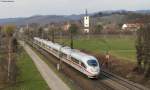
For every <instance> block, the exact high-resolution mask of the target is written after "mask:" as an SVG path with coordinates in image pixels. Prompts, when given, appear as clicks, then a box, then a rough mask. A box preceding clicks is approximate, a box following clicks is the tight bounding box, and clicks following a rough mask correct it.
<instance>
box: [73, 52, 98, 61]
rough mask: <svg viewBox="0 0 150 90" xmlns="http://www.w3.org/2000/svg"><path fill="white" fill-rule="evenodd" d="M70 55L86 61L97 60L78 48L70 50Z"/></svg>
mask: <svg viewBox="0 0 150 90" xmlns="http://www.w3.org/2000/svg"><path fill="white" fill-rule="evenodd" d="M71 56H72V57H74V58H75V59H77V60H80V61H83V62H86V61H88V60H97V59H96V58H95V57H93V56H91V55H88V54H85V53H83V52H80V51H78V50H72V53H71Z"/></svg>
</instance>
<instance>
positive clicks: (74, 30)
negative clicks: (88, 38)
mask: <svg viewBox="0 0 150 90" xmlns="http://www.w3.org/2000/svg"><path fill="white" fill-rule="evenodd" d="M78 29H79V28H78V26H77V25H76V24H71V26H70V27H69V32H70V46H71V48H72V49H73V39H74V36H75V35H76V34H77V33H78Z"/></svg>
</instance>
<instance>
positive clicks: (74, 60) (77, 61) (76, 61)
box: [71, 58, 79, 64]
mask: <svg viewBox="0 0 150 90" xmlns="http://www.w3.org/2000/svg"><path fill="white" fill-rule="evenodd" d="M71 60H72V61H73V62H75V63H77V64H79V60H77V59H74V58H71Z"/></svg>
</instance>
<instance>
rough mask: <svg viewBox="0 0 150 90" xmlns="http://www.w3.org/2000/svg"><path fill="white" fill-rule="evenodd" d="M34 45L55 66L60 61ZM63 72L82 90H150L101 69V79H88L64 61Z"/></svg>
mask: <svg viewBox="0 0 150 90" xmlns="http://www.w3.org/2000/svg"><path fill="white" fill-rule="evenodd" d="M30 45H32V43H30ZM32 46H33V47H34V48H35V47H36V49H37V50H38V51H40V53H41V54H42V55H43V56H45V57H46V58H47V59H48V60H49V61H50V62H52V63H53V64H54V65H55V66H56V64H57V63H59V60H58V58H56V57H55V56H53V55H52V54H50V53H49V52H47V51H45V50H44V49H41V48H40V47H38V46H34V45H32ZM62 72H63V73H64V74H65V75H66V76H67V77H69V78H70V79H71V80H72V81H74V83H76V84H77V85H78V86H79V88H80V90H149V89H147V88H145V87H143V86H141V85H139V84H136V83H133V82H131V81H128V80H126V79H123V78H121V77H118V76H116V75H114V74H111V73H108V72H106V71H101V75H100V79H98V80H91V79H87V78H86V77H85V76H84V75H82V74H81V73H79V72H78V71H77V70H75V69H73V68H72V67H70V66H69V65H67V64H65V63H64V65H63V71H62Z"/></svg>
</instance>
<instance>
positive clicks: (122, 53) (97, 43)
mask: <svg viewBox="0 0 150 90" xmlns="http://www.w3.org/2000/svg"><path fill="white" fill-rule="evenodd" d="M65 42H66V41H65ZM67 44H68V45H69V42H68V41H67ZM74 47H75V48H79V49H85V50H88V51H92V52H95V53H105V52H106V51H107V50H110V52H111V54H112V55H113V56H116V57H118V58H122V59H130V60H132V61H133V60H135V38H134V37H132V36H125V37H121V38H119V37H118V36H108V37H106V38H104V37H96V38H93V37H92V38H90V39H89V40H88V39H85V38H80V39H75V40H74Z"/></svg>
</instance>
